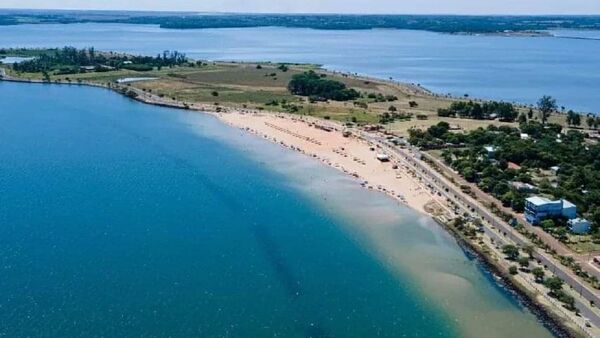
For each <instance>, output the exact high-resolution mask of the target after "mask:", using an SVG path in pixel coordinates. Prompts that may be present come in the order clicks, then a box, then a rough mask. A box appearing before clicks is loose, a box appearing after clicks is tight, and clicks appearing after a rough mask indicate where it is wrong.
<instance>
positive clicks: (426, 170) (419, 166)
mask: <svg viewBox="0 0 600 338" xmlns="http://www.w3.org/2000/svg"><path fill="white" fill-rule="evenodd" d="M362 135H363V137H364V138H365V139H367V140H368V141H370V142H371V143H374V144H378V145H380V146H381V147H382V148H384V149H386V150H387V151H389V152H391V153H392V154H394V155H396V157H398V158H399V159H401V160H403V162H405V163H406V164H408V165H409V166H410V167H412V168H413V169H414V170H416V171H417V173H418V174H419V176H420V177H421V178H422V179H423V180H424V181H425V182H426V183H427V184H429V185H431V186H432V187H434V188H436V189H437V190H438V191H439V192H440V193H441V194H442V195H443V196H445V197H446V198H448V199H449V200H450V201H453V202H454V204H456V205H457V206H459V207H460V208H461V209H462V210H463V211H467V212H468V214H476V215H479V216H480V217H481V218H482V219H483V220H485V221H486V222H487V223H488V226H486V227H484V231H485V233H486V234H488V235H489V236H490V237H491V238H493V239H494V240H495V241H497V242H499V243H508V240H510V241H512V242H514V243H516V244H517V245H519V246H521V247H524V246H526V245H529V244H531V243H530V242H529V240H528V239H526V238H525V237H523V236H522V235H521V234H520V233H518V232H517V231H515V230H514V229H513V228H512V227H511V226H510V225H508V223H506V222H504V220H502V219H500V218H499V217H498V216H496V215H495V214H493V213H492V212H490V211H489V210H487V209H486V208H484V207H483V206H481V205H480V204H479V203H478V202H477V201H475V200H474V199H473V198H471V197H470V196H468V195H465V194H464V193H463V192H462V191H460V190H459V188H458V187H456V185H455V184H453V183H451V182H450V181H448V180H447V179H446V178H445V177H443V176H442V175H441V174H440V173H438V172H437V171H435V170H433V169H432V168H430V167H429V166H427V165H426V164H424V163H423V161H421V160H420V158H419V157H420V152H419V151H418V150H416V149H413V150H412V152H411V151H407V150H404V149H401V148H398V147H395V146H393V145H392V144H390V143H388V141H387V140H386V139H385V138H382V137H378V136H373V135H370V134H368V133H362ZM490 227H491V228H490ZM494 228H495V229H497V230H498V231H500V233H501V234H502V235H498V233H497V232H496V231H494ZM533 257H534V258H535V259H537V260H539V261H540V262H542V264H543V265H545V266H546V267H547V268H548V269H549V270H550V271H552V272H553V273H554V274H555V275H556V276H558V277H560V278H561V279H562V280H563V281H565V283H566V284H568V285H569V286H571V287H572V288H573V289H575V290H576V291H577V292H579V293H580V294H581V295H582V296H583V297H584V298H585V299H588V300H590V301H592V302H593V303H594V304H600V295H599V294H598V292H597V291H596V290H593V289H591V288H590V287H588V286H587V285H585V284H584V283H583V282H581V281H579V279H577V278H576V277H575V276H574V275H573V273H572V272H571V271H570V270H567V269H568V268H566V267H564V266H563V265H561V264H560V263H559V262H557V261H556V260H554V258H552V257H550V256H549V255H547V254H545V253H540V252H539V250H536V252H534V254H533ZM576 305H577V308H578V309H579V310H580V312H581V313H582V315H583V316H584V317H586V318H588V319H589V320H590V322H591V323H592V324H594V325H595V326H596V327H600V316H598V315H597V314H596V313H595V312H593V311H592V310H591V309H590V308H589V307H590V304H589V303H587V304H584V303H582V302H581V301H579V300H576Z"/></svg>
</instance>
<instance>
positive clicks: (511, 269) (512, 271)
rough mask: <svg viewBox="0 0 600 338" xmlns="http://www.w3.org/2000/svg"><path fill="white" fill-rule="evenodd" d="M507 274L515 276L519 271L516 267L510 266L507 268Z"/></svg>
mask: <svg viewBox="0 0 600 338" xmlns="http://www.w3.org/2000/svg"><path fill="white" fill-rule="evenodd" d="M508 273H510V274H511V275H516V274H517V273H519V269H517V267H516V266H514V265H511V266H510V267H509V268H508Z"/></svg>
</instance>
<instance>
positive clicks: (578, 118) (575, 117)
mask: <svg viewBox="0 0 600 338" xmlns="http://www.w3.org/2000/svg"><path fill="white" fill-rule="evenodd" d="M571 123H573V125H574V126H575V127H579V126H580V125H581V115H579V114H577V113H576V114H575V115H573V119H572V120H571Z"/></svg>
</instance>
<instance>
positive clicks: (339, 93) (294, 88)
mask: <svg viewBox="0 0 600 338" xmlns="http://www.w3.org/2000/svg"><path fill="white" fill-rule="evenodd" d="M326 77H327V76H326V75H325V74H317V73H315V72H314V71H308V72H304V73H302V74H295V75H294V76H292V80H291V81H290V82H289V84H288V89H289V91H290V92H291V93H292V94H294V95H302V96H309V97H312V98H313V99H314V100H316V101H318V100H323V99H325V100H334V101H348V100H354V99H356V98H358V97H360V93H359V92H357V91H356V90H354V89H352V88H347V87H346V85H345V84H344V83H342V82H339V81H335V80H330V79H327V78H326Z"/></svg>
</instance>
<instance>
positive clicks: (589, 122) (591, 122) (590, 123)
mask: <svg viewBox="0 0 600 338" xmlns="http://www.w3.org/2000/svg"><path fill="white" fill-rule="evenodd" d="M595 120H596V119H595V118H594V117H593V116H588V117H587V119H586V120H585V122H586V123H587V125H588V127H589V128H590V129H591V128H594V122H595Z"/></svg>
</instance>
